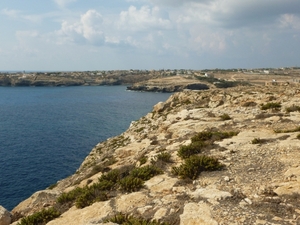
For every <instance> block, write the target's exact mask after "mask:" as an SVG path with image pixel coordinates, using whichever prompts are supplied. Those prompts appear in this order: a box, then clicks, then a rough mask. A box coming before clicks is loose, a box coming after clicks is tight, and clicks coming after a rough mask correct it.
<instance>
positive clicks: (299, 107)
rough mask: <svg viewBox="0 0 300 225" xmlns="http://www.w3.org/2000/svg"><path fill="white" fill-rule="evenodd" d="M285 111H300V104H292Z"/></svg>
mask: <svg viewBox="0 0 300 225" xmlns="http://www.w3.org/2000/svg"><path fill="white" fill-rule="evenodd" d="M285 111H286V112H288V113H289V112H296V111H298V112H300V106H296V105H292V106H290V107H287V108H286V109H285Z"/></svg>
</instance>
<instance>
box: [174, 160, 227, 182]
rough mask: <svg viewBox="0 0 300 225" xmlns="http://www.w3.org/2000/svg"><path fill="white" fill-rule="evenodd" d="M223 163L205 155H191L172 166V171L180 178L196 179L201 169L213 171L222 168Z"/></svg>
mask: <svg viewBox="0 0 300 225" xmlns="http://www.w3.org/2000/svg"><path fill="white" fill-rule="evenodd" d="M222 167H223V165H222V164H220V162H219V161H218V160H217V159H216V158H213V157H210V156H206V155H200V156H197V155H193V156H191V157H189V158H187V159H185V161H184V163H183V164H181V165H180V166H179V167H173V168H172V173H173V174H174V175H177V176H179V177H181V178H190V179H193V180H194V179H196V178H197V177H198V176H199V174H200V173H201V172H203V171H213V170H218V169H220V168H222Z"/></svg>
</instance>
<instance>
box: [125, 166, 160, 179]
mask: <svg viewBox="0 0 300 225" xmlns="http://www.w3.org/2000/svg"><path fill="white" fill-rule="evenodd" d="M162 173H163V171H162V170H161V169H159V168H157V167H156V166H153V165H148V166H143V167H139V168H135V169H133V170H132V171H130V173H129V176H131V177H136V178H140V179H142V180H143V181H146V180H149V179H151V178H152V177H154V176H156V175H158V174H162Z"/></svg>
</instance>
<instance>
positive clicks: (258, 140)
mask: <svg viewBox="0 0 300 225" xmlns="http://www.w3.org/2000/svg"><path fill="white" fill-rule="evenodd" d="M263 142H264V140H262V139H260V138H254V139H253V140H252V141H251V144H261V143H263Z"/></svg>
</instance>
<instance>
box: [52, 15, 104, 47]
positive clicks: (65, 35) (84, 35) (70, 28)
mask: <svg viewBox="0 0 300 225" xmlns="http://www.w3.org/2000/svg"><path fill="white" fill-rule="evenodd" d="M102 24H103V18H102V15H101V14H100V13H98V12H97V11H96V10H88V11H87V12H86V13H85V14H83V15H81V17H80V20H79V21H78V22H73V23H71V22H67V21H63V22H62V24H61V29H60V30H59V31H57V32H56V33H57V34H58V35H59V37H60V43H63V42H64V41H68V42H69V41H71V42H77V43H83V42H88V43H90V44H95V45H100V44H102V43H103V41H104V38H105V37H104V32H103V30H102Z"/></svg>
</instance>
